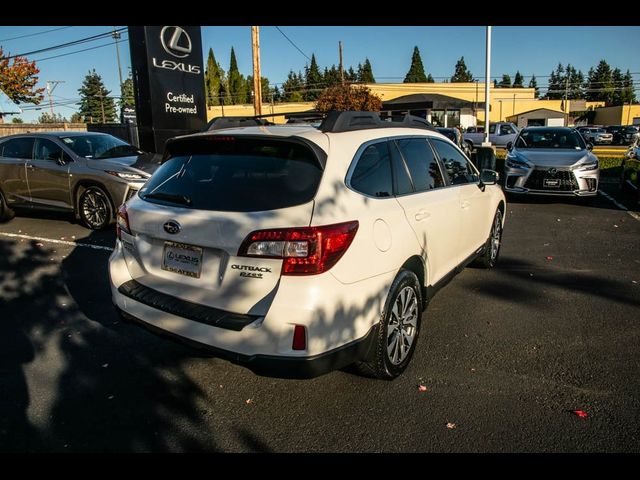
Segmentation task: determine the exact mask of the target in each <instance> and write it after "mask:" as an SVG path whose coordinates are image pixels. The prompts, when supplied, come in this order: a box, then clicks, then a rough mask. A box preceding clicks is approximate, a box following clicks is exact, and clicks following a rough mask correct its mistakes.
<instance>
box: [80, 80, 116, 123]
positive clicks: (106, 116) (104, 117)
mask: <svg viewBox="0 0 640 480" xmlns="http://www.w3.org/2000/svg"><path fill="white" fill-rule="evenodd" d="M78 92H79V93H80V111H79V113H80V115H82V116H83V117H85V118H88V119H89V121H90V122H91V123H100V122H102V123H110V122H113V121H114V120H115V118H116V107H115V102H114V101H113V98H112V97H109V94H110V93H111V92H110V91H109V90H107V89H106V88H105V86H104V83H102V77H101V76H100V75H98V74H97V73H96V71H95V69H94V70H91V71H89V73H88V74H87V76H86V77H84V81H83V82H82V87H80V88H79V89H78Z"/></svg>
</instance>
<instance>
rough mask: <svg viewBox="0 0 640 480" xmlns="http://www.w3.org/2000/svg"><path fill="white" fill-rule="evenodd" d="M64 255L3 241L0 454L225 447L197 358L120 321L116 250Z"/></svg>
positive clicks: (88, 240) (0, 249) (77, 251)
mask: <svg viewBox="0 0 640 480" xmlns="http://www.w3.org/2000/svg"><path fill="white" fill-rule="evenodd" d="M95 236H98V237H99V236H100V235H99V234H97V233H95V232H92V233H90V234H89V235H87V236H86V237H85V238H79V239H78V240H77V241H78V242H79V243H95V242H93V240H94V238H93V237H95ZM45 243H46V242H45ZM56 248H59V247H58V246H56V245H53V246H50V244H49V245H43V243H40V242H36V241H30V242H29V241H27V240H20V241H6V240H2V241H0V311H2V316H1V318H0V412H2V414H1V415H0V451H19V452H26V451H30V452H32V451H92V452H96V451H117V452H128V451H169V450H170V451H201V450H207V451H216V450H218V448H217V446H216V443H215V438H213V435H212V432H210V431H204V430H202V429H201V428H200V427H201V423H202V417H201V409H200V408H199V406H198V402H199V401H200V400H201V399H202V397H203V391H202V389H201V387H200V386H198V385H197V384H196V383H194V382H193V381H192V380H191V378H190V377H189V376H188V375H187V374H186V373H185V371H184V370H183V362H184V361H185V360H186V359H189V358H193V357H194V356H195V355H194V352H193V351H191V350H188V349H187V348H185V347H182V346H180V345H177V344H174V343H172V342H167V341H165V340H161V339H159V338H157V337H155V336H153V335H151V334H149V333H147V332H146V331H144V330H143V329H140V328H138V327H135V326H131V325H128V324H124V323H122V322H121V321H120V319H119V316H118V315H117V314H116V312H115V310H114V309H113V308H112V307H111V291H110V287H109V279H108V272H107V262H108V256H109V252H108V251H105V250H94V249H91V248H86V247H75V248H73V250H72V251H71V253H70V254H69V255H68V256H66V257H63V258H62V262H59V260H60V257H61V255H60V254H59V253H57V251H56V250H55V249H56ZM27 370H28V372H29V373H27ZM49 385H53V386H54V387H53V388H51V387H50V386H49ZM34 391H37V394H36V395H37V396H38V402H37V404H36V405H35V406H34V405H32V401H33V398H34V393H33V392H34ZM177 425H180V426H181V428H177ZM190 432H195V433H193V434H191V433H190Z"/></svg>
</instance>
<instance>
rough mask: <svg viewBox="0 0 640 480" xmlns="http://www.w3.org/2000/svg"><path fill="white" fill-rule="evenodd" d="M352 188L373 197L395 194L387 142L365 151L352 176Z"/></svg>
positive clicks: (372, 146) (369, 147)
mask: <svg viewBox="0 0 640 480" xmlns="http://www.w3.org/2000/svg"><path fill="white" fill-rule="evenodd" d="M350 183H351V187H352V188H353V189H354V190H356V191H358V192H361V193H364V194H365V195H369V196H371V197H390V196H391V195H392V194H393V185H392V181H391V160H390V159H389V147H388V146H387V142H386V141H385V142H380V143H374V144H373V145H369V146H368V147H366V148H365V149H364V151H363V152H362V153H361V154H360V157H359V158H358V163H357V164H356V168H355V169H354V170H353V173H352V174H351V182H350Z"/></svg>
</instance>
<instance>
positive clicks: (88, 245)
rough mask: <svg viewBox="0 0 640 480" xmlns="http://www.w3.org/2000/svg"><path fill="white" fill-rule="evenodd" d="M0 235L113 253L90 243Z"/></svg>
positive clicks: (7, 235)
mask: <svg viewBox="0 0 640 480" xmlns="http://www.w3.org/2000/svg"><path fill="white" fill-rule="evenodd" d="M0 235H2V236H3V237H9V238H22V239H24V240H37V241H39V242H49V243H60V244H62V245H69V246H71V247H87V248H93V249H94V250H107V251H109V252H113V248H111V247H104V246H102V245H92V244H90V243H76V242H67V241H65V240H56V239H54V238H43V237H32V236H30V235H22V234H19V233H6V232H0Z"/></svg>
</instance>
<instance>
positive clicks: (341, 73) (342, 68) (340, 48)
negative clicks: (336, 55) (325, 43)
mask: <svg viewBox="0 0 640 480" xmlns="http://www.w3.org/2000/svg"><path fill="white" fill-rule="evenodd" d="M338 50H339V51H340V81H341V83H342V85H344V67H343V66H342V41H339V42H338Z"/></svg>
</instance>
